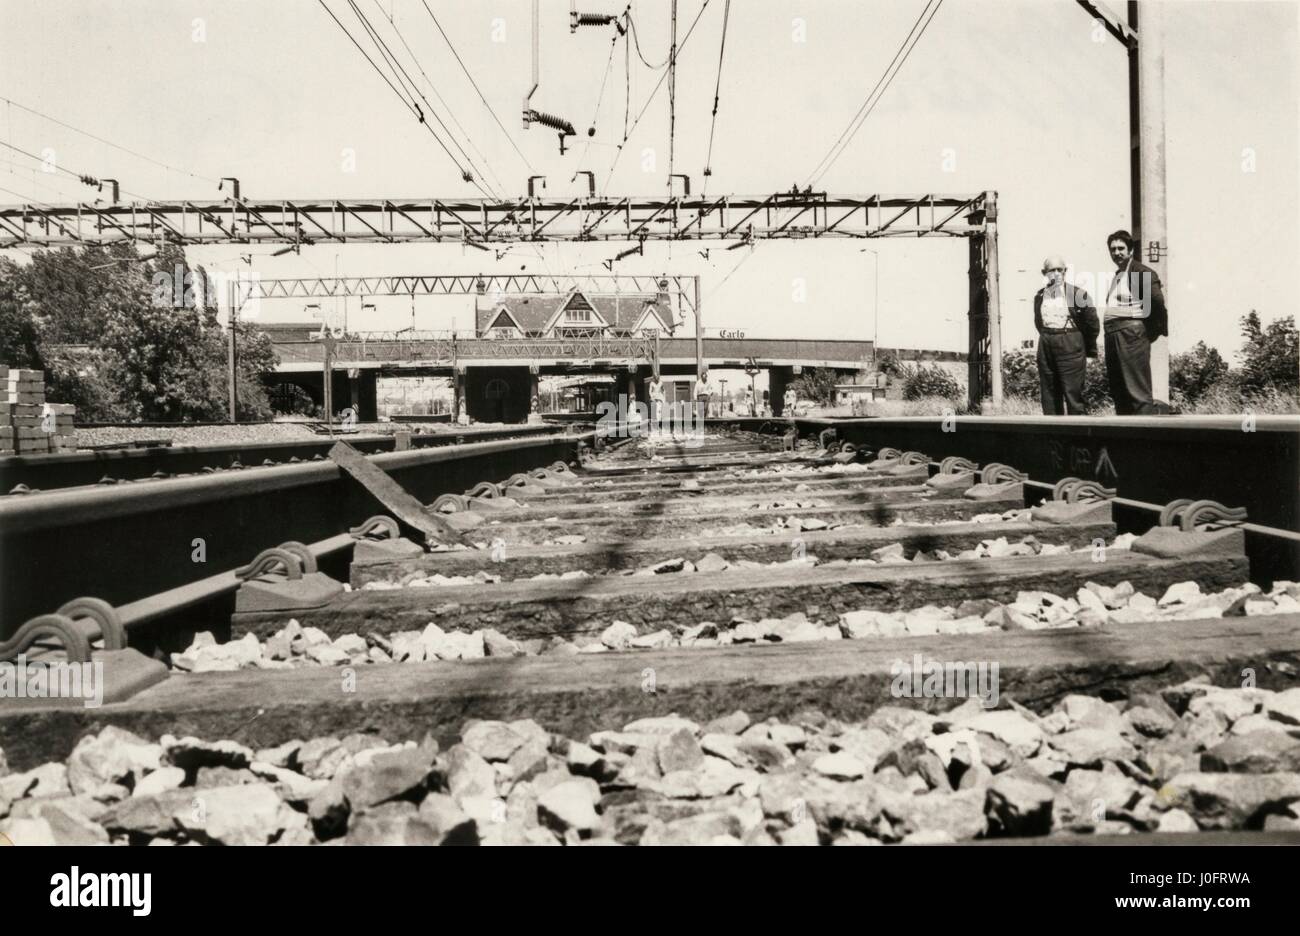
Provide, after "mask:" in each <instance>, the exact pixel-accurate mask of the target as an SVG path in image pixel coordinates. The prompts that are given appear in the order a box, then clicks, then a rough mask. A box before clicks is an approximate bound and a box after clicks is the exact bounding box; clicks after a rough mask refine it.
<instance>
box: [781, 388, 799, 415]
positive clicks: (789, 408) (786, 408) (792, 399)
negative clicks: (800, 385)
mask: <svg viewBox="0 0 1300 936" xmlns="http://www.w3.org/2000/svg"><path fill="white" fill-rule="evenodd" d="M798 402H799V394H797V393H795V392H794V387H786V389H785V396H784V397H782V406H781V415H782V416H787V417H792V416H794V408H795V404H797V403H798Z"/></svg>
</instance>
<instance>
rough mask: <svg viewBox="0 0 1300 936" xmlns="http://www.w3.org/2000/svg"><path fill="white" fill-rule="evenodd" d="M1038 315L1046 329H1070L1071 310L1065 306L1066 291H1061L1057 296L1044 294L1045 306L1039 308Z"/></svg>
mask: <svg viewBox="0 0 1300 936" xmlns="http://www.w3.org/2000/svg"><path fill="white" fill-rule="evenodd" d="M1038 314H1039V316H1040V317H1041V318H1042V320H1043V327H1044V328H1069V327H1070V308H1069V306H1067V305H1066V304H1065V290H1064V289H1061V290H1059V291H1058V292H1057V294H1056V295H1055V296H1053V295H1051V293H1047V292H1045V293H1043V304H1042V305H1041V306H1039V309H1038Z"/></svg>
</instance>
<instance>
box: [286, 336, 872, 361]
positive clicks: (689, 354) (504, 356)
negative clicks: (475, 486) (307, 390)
mask: <svg viewBox="0 0 1300 936" xmlns="http://www.w3.org/2000/svg"><path fill="white" fill-rule="evenodd" d="M275 350H276V352H277V353H278V354H279V356H280V364H281V365H282V366H284V365H287V366H288V367H289V368H290V369H292V368H293V367H294V366H295V365H296V366H297V367H301V366H302V365H304V364H321V363H323V362H324V360H325V349H324V347H323V346H322V345H321V343H320V342H319V341H278V342H276V343H275ZM871 350H872V349H871V342H870V341H848V340H842V339H820V338H811V339H810V338H705V339H704V357H705V360H706V361H707V362H709V363H711V364H714V365H715V366H720V365H723V364H730V363H733V362H735V363H743V362H745V361H747V360H748V359H749V358H754V359H755V361H757V362H758V363H759V364H760V366H763V365H766V364H778V365H782V366H788V365H791V364H801V365H804V366H808V367H819V366H824V367H835V368H839V369H852V368H866V367H868V366H869V363H870V361H871ZM654 353H655V341H654V339H653V338H648V337H632V338H628V337H619V338H611V337H606V336H599V335H592V336H586V337H570V338H456V339H453V338H452V337H451V335H450V333H421V332H414V333H404V334H402V333H393V332H386V333H375V334H369V333H367V334H364V335H361V336H358V337H355V338H348V339H344V340H340V341H339V342H338V343H337V345H336V348H335V355H334V356H335V360H336V361H339V362H348V363H367V362H374V363H375V364H376V365H382V364H393V365H400V364H412V363H419V364H429V365H437V366H445V367H450V366H451V365H453V364H455V363H456V362H461V363H472V362H475V361H493V362H501V361H510V360H516V361H519V363H520V364H521V365H522V364H528V363H532V362H541V361H570V362H573V363H582V362H587V361H616V362H637V363H642V364H649V363H650V362H651V360H652V358H653V355H654ZM659 358H660V361H661V362H662V361H686V360H691V361H693V360H694V359H695V340H694V339H693V338H661V339H660V341H659Z"/></svg>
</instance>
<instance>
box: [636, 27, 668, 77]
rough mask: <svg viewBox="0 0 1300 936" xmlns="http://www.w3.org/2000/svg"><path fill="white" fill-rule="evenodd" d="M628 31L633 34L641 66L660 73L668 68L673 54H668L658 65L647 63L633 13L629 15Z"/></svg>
mask: <svg viewBox="0 0 1300 936" xmlns="http://www.w3.org/2000/svg"><path fill="white" fill-rule="evenodd" d="M627 29H628V32H630V33H631V34H632V44H633V45H634V46H636V54H637V58H639V59H640V60H641V64H642V65H644V66H645V67H646V68H649V69H651V70H652V71H658V70H659V69H661V68H666V67H668V62H669V59H670V58H671V57H672V53H671V52H670V53H669V54H668V56H666V57H665V58H664V60H663V61H662V62H660V63H659V64H658V65H651V64H650V63H649V62H647V61H646V57H645V55H643V54H642V52H641V38H640V36H638V35H637V31H636V20H635V19H633V18H632V14H631V13H629V14H628V15H627Z"/></svg>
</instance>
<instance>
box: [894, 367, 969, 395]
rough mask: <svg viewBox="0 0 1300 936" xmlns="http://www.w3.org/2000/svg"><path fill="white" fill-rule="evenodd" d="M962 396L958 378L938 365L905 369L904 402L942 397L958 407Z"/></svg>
mask: <svg viewBox="0 0 1300 936" xmlns="http://www.w3.org/2000/svg"><path fill="white" fill-rule="evenodd" d="M961 396H962V389H961V384H960V383H958V382H957V378H956V377H954V376H953V375H952V374H950V373H948V372H947V371H946V370H944V369H943V368H942V367H940V366H938V365H937V364H931V365H921V366H918V367H908V368H904V377H903V399H904V400H920V399H924V398H925V397H941V398H942V399H945V400H951V401H953V404H954V405H956V404H958V403H959V402H960V401H961Z"/></svg>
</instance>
